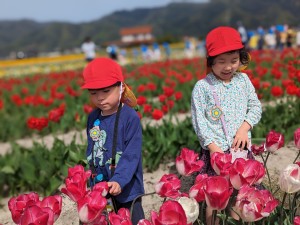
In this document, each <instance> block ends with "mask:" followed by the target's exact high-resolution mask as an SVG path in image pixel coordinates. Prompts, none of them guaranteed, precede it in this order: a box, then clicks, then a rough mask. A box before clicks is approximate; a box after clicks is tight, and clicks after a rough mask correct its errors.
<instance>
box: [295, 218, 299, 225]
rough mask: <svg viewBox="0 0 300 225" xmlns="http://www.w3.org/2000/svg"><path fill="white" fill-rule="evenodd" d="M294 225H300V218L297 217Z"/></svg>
mask: <svg viewBox="0 0 300 225" xmlns="http://www.w3.org/2000/svg"><path fill="white" fill-rule="evenodd" d="M294 225H300V216H295V218H294Z"/></svg>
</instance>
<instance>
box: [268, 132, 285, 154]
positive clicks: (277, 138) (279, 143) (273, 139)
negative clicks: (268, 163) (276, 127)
mask: <svg viewBox="0 0 300 225" xmlns="http://www.w3.org/2000/svg"><path fill="white" fill-rule="evenodd" d="M283 146H284V136H283V135H282V134H281V133H277V132H275V131H273V130H271V131H270V132H269V133H268V135H267V138H266V150H267V151H268V152H271V153H273V152H275V151H277V150H278V149H280V148H282V147H283Z"/></svg>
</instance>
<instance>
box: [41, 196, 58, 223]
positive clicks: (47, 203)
mask: <svg viewBox="0 0 300 225" xmlns="http://www.w3.org/2000/svg"><path fill="white" fill-rule="evenodd" d="M38 206H39V207H41V208H46V207H47V208H49V209H51V210H52V212H53V216H54V218H53V219H54V222H55V221H56V220H57V219H58V217H59V215H60V213H61V207H62V197H61V196H60V195H54V196H48V197H45V198H44V199H43V200H42V201H41V202H40V203H39V204H38Z"/></svg>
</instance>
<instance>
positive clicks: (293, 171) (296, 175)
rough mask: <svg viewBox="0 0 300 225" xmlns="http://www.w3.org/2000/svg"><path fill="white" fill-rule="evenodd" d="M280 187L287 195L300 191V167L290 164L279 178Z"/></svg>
mask: <svg viewBox="0 0 300 225" xmlns="http://www.w3.org/2000/svg"><path fill="white" fill-rule="evenodd" d="M279 187H280V189H281V190H283V191H284V192H286V193H296V192H298V191H300V166H299V165H298V164H289V165H288V166H287V167H286V168H285V169H284V170H283V171H282V172H281V174H280V176H279Z"/></svg>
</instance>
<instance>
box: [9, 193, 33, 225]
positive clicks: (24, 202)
mask: <svg viewBox="0 0 300 225" xmlns="http://www.w3.org/2000/svg"><path fill="white" fill-rule="evenodd" d="M37 202H39V196H38V194H37V193H34V192H31V193H29V194H22V195H19V196H17V197H12V198H10V199H9V201H8V208H9V210H10V212H11V216H12V219H13V221H14V222H15V223H16V224H17V223H19V222H20V220H21V217H22V216H23V214H24V211H25V209H26V208H27V207H28V206H31V205H35V204H36V203H37Z"/></svg>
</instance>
